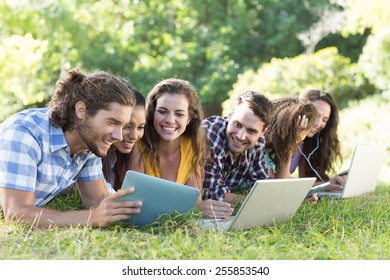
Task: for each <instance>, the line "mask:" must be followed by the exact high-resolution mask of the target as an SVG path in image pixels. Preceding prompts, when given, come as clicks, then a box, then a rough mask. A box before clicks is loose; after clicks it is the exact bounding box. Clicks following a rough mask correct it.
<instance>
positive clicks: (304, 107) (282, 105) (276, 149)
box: [265, 97, 317, 169]
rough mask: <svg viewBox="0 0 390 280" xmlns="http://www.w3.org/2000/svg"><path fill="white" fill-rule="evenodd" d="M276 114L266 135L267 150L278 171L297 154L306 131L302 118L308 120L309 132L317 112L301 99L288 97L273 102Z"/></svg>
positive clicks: (311, 105) (312, 106)
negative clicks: (281, 165) (304, 117)
mask: <svg viewBox="0 0 390 280" xmlns="http://www.w3.org/2000/svg"><path fill="white" fill-rule="evenodd" d="M273 108H274V114H273V118H272V121H271V124H270V125H269V127H268V130H267V132H266V133H265V139H266V144H265V148H266V149H267V150H268V151H269V153H270V155H272V157H274V159H275V165H276V169H278V167H279V166H280V164H282V163H288V162H289V160H290V158H291V156H292V155H293V154H295V153H296V152H297V149H298V145H299V142H300V141H301V138H300V133H301V132H302V131H303V130H305V129H302V128H301V127H300V117H299V116H301V117H302V116H306V117H307V119H308V123H307V130H308V129H310V127H311V126H312V125H313V123H314V121H315V119H316V116H317V110H316V108H315V107H314V105H313V104H310V103H306V102H304V101H302V100H301V99H299V98H294V97H286V98H280V99H277V100H274V101H273Z"/></svg>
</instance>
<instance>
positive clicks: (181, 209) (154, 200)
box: [118, 170, 200, 226]
mask: <svg viewBox="0 0 390 280" xmlns="http://www.w3.org/2000/svg"><path fill="white" fill-rule="evenodd" d="M130 186H132V187H134V188H135V192H134V193H132V194H129V195H126V196H123V197H121V198H120V199H118V200H119V201H125V200H140V201H142V202H143V206H142V208H141V213H139V214H133V215H131V217H130V218H129V219H127V220H124V221H122V222H124V223H128V224H132V225H135V226H144V225H148V224H151V223H153V222H156V221H157V220H158V219H159V218H161V217H162V216H164V215H180V214H186V213H189V212H190V211H192V209H193V208H194V207H195V204H196V201H197V199H198V197H199V195H200V192H199V190H198V189H197V188H193V187H189V186H186V185H181V184H178V183H175V182H172V181H168V180H164V179H161V178H157V177H153V176H149V175H146V174H143V173H139V172H135V171H132V170H129V171H127V172H126V176H125V179H124V180H123V184H122V188H128V187H130Z"/></svg>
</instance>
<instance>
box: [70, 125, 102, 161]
mask: <svg viewBox="0 0 390 280" xmlns="http://www.w3.org/2000/svg"><path fill="white" fill-rule="evenodd" d="M77 131H78V133H79V135H80V138H81V139H82V140H83V142H84V143H85V144H86V145H87V148H88V150H90V151H91V152H92V153H93V154H95V155H96V156H98V157H104V156H106V155H107V151H104V152H103V151H101V150H100V149H99V146H98V144H97V141H98V139H100V138H101V137H100V135H99V134H98V133H97V132H96V131H97V128H96V127H95V126H94V125H93V124H92V122H91V121H90V120H89V119H86V120H85V121H83V122H82V123H80V124H79V125H78V127H77ZM101 141H103V140H101Z"/></svg>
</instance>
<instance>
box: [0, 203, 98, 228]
mask: <svg viewBox="0 0 390 280" xmlns="http://www.w3.org/2000/svg"><path fill="white" fill-rule="evenodd" d="M3 211H4V216H5V219H6V222H7V223H8V224H10V223H13V222H17V223H26V224H30V225H32V226H33V227H35V228H50V227H53V226H57V227H69V226H78V225H81V226H91V225H92V221H91V214H92V211H91V210H80V211H56V210H51V209H47V208H40V207H34V206H24V207H23V206H20V207H8V208H5V207H4V206H3Z"/></svg>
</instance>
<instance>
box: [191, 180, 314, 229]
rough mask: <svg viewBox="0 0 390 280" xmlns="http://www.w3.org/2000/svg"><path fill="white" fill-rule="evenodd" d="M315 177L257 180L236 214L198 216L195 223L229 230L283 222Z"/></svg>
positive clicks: (289, 215) (298, 204)
mask: <svg viewBox="0 0 390 280" xmlns="http://www.w3.org/2000/svg"><path fill="white" fill-rule="evenodd" d="M315 180H316V179H315V178H314V177H310V178H298V179H269V180H258V181H256V183H255V184H254V186H253V187H252V189H251V191H250V192H249V194H248V196H247V197H246V199H245V200H244V202H243V204H242V205H241V207H240V209H239V210H238V212H237V215H235V216H232V217H230V219H228V220H223V219H202V220H200V221H199V222H198V224H199V225H200V226H201V227H204V228H216V229H219V230H222V231H230V230H235V229H249V228H252V227H254V226H268V225H274V224H278V223H283V222H285V221H287V220H289V219H290V218H291V217H292V216H293V215H294V214H295V212H296V211H297V210H298V208H299V206H300V205H301V203H302V202H303V200H304V199H305V196H306V194H307V193H308V191H309V190H310V188H311V187H312V186H313V184H314V182H315Z"/></svg>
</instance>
